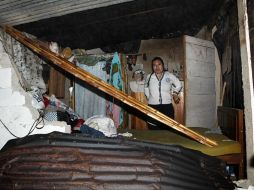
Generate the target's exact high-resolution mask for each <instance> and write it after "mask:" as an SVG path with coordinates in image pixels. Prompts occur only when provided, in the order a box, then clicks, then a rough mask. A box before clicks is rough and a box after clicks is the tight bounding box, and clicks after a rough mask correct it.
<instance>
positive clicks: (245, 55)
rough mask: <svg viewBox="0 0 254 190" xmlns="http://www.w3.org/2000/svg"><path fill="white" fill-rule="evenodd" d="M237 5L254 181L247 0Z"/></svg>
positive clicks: (253, 113)
mask: <svg viewBox="0 0 254 190" xmlns="http://www.w3.org/2000/svg"><path fill="white" fill-rule="evenodd" d="M237 7H238V24H239V39H240V51H241V62H242V80H243V95H244V115H245V134H246V153H247V177H248V179H250V180H252V183H254V170H253V168H250V159H251V157H252V156H253V154H254V138H253V136H254V129H253V127H254V98H253V78H252V68H251V56H250V38H249V25H248V14H247V3H246V0H237Z"/></svg>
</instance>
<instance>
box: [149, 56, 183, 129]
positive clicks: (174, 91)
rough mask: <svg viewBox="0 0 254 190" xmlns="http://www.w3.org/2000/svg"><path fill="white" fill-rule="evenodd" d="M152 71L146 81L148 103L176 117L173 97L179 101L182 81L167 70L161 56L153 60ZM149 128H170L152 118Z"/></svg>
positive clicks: (176, 101)
mask: <svg viewBox="0 0 254 190" xmlns="http://www.w3.org/2000/svg"><path fill="white" fill-rule="evenodd" d="M152 71H153V72H152V73H151V74H149V75H148V76H147V78H146V81H145V95H146V97H147V99H148V105H149V106H151V107H153V108H154V109H156V110H158V111H160V112H161V113H163V114H165V115H167V116H169V117H170V118H172V119H174V108H173V105H172V97H173V99H174V101H175V103H179V101H180V98H179V97H178V94H179V92H180V91H181V88H182V86H181V82H180V81H179V80H178V78H177V77H175V76H174V75H173V74H172V73H169V72H168V71H165V68H164V62H163V60H162V59H161V58H160V57H155V58H154V59H153V60H152ZM148 128H149V129H168V127H166V126H163V125H162V124H160V123H159V122H157V121H155V120H152V119H151V120H150V121H148Z"/></svg>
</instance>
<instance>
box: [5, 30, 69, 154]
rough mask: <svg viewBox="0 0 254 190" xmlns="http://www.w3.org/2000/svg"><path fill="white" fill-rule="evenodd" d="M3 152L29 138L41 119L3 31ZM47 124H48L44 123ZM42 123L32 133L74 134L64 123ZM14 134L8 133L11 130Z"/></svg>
mask: <svg viewBox="0 0 254 190" xmlns="http://www.w3.org/2000/svg"><path fill="white" fill-rule="evenodd" d="M0 34H1V35H0V134H1V138H0V149H1V148H2V147H3V146H4V144H5V143H6V142H7V141H8V140H9V139H13V138H15V137H14V136H13V135H12V134H11V133H10V132H12V133H13V134H14V135H16V136H18V137H23V136H25V135H27V134H28V133H29V131H30V129H31V127H32V125H33V123H34V122H35V121H36V120H37V119H38V118H39V113H38V111H37V110H36V109H35V108H34V107H32V104H31V101H32V98H31V96H30V95H29V93H27V92H26V91H25V90H24V89H23V88H22V87H21V80H20V79H21V77H18V76H20V75H19V72H18V69H17V68H16V67H13V62H12V60H11V58H10V56H9V55H8V54H7V53H6V51H5V48H4V45H3V44H4V43H3V42H4V40H3V39H4V37H3V36H4V35H6V34H4V33H3V32H2V31H0ZM43 124H44V123H43ZM43 124H42V123H41V124H39V125H38V127H42V129H37V128H35V129H34V131H33V132H32V134H44V133H49V132H52V131H60V132H67V133H69V132H70V127H69V126H67V125H66V123H62V122H54V123H53V122H45V125H44V126H43ZM6 127H7V128H8V129H9V131H10V132H8V130H7V128H6Z"/></svg>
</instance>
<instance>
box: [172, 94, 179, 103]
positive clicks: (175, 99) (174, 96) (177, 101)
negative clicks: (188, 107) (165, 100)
mask: <svg viewBox="0 0 254 190" xmlns="http://www.w3.org/2000/svg"><path fill="white" fill-rule="evenodd" d="M173 100H174V102H175V103H176V104H178V103H179V102H180V97H179V96H178V95H177V94H173Z"/></svg>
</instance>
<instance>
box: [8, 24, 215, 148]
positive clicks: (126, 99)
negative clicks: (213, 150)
mask: <svg viewBox="0 0 254 190" xmlns="http://www.w3.org/2000/svg"><path fill="white" fill-rule="evenodd" d="M4 30H5V32H6V33H8V34H10V35H11V36H12V37H13V38H15V39H16V40H18V41H19V42H21V43H22V44H24V45H25V46H27V47H28V48H30V49H31V50H33V51H34V52H36V53H38V54H40V55H42V56H44V57H46V58H47V59H49V60H50V61H52V63H54V64H55V65H57V66H59V67H61V68H62V69H64V70H65V71H66V72H68V73H70V74H72V75H74V76H75V77H77V78H79V79H81V80H83V81H85V82H87V83H88V84H90V85H91V86H94V87H95V88H98V89H99V90H101V91H103V92H105V93H107V94H109V95H110V96H112V97H114V98H116V99H118V100H120V101H121V102H123V103H124V104H127V105H129V106H131V107H133V108H135V109H137V110H139V111H141V112H142V113H144V114H146V115H148V116H149V117H151V118H153V119H156V120H158V121H160V122H162V123H164V124H165V125H167V126H169V127H171V128H173V129H175V130H177V131H179V132H181V133H183V134H185V135H187V136H188V137H190V138H192V139H194V140H196V141H198V142H200V143H202V144H204V145H207V146H210V147H212V146H217V145H218V144H217V142H216V141H213V140H211V139H209V138H207V137H205V136H202V135H200V134H199V133H197V132H195V131H193V130H191V129H189V128H187V127H185V126H184V125H182V124H180V123H178V122H176V121H175V120H173V119H171V118H169V117H167V116H166V115H164V114H162V113H161V112H159V111H157V110H155V109H153V108H151V107H149V106H147V105H146V104H144V103H142V102H140V101H137V100H136V99H135V98H133V97H131V96H128V95H127V94H125V93H123V92H122V91H120V90H117V89H116V88H114V87H113V86H111V85H109V84H107V83H106V82H104V81H103V80H101V79H99V78H97V77H95V76H93V75H92V74H90V73H89V72H86V71H84V70H83V69H81V68H78V67H77V66H75V65H73V63H71V62H69V61H68V60H66V59H64V58H62V57H60V56H58V55H57V54H55V53H53V52H51V51H50V50H49V49H47V48H45V47H43V46H40V45H39V44H38V43H36V41H35V40H33V39H30V38H28V37H26V36H25V35H24V34H22V33H21V32H19V31H18V30H16V29H14V28H12V27H8V26H5V27H4Z"/></svg>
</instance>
